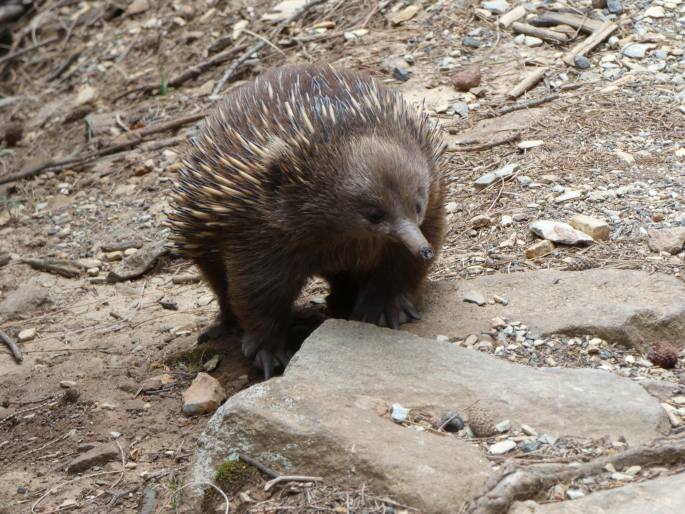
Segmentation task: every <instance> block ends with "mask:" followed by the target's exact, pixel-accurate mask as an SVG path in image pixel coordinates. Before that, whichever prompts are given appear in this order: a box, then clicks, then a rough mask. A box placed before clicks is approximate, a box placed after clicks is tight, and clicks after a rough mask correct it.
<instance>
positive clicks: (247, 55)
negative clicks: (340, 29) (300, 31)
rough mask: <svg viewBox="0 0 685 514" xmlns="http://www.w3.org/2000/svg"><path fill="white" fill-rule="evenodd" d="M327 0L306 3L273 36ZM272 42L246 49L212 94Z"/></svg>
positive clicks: (282, 23)
mask: <svg viewBox="0 0 685 514" xmlns="http://www.w3.org/2000/svg"><path fill="white" fill-rule="evenodd" d="M325 1H326V0H311V1H310V2H308V3H307V4H305V6H304V7H302V9H300V10H299V11H297V12H295V13H293V14H292V15H290V16H289V17H288V18H287V19H286V20H283V21H282V22H281V23H279V24H278V26H277V27H276V28H275V29H274V30H273V32H272V34H271V37H272V38H273V37H275V36H276V35H277V34H279V33H280V32H281V30H283V29H284V28H285V27H287V26H288V25H290V24H291V23H293V22H294V21H297V20H299V19H300V18H301V17H302V16H304V15H305V14H306V13H307V11H309V10H310V9H311V8H312V7H314V6H316V5H319V4H322V3H324V2H325ZM270 43H271V42H270V41H269V40H268V39H266V38H265V39H260V40H259V41H257V43H255V44H254V45H253V46H251V47H250V48H248V49H247V50H245V51H244V52H243V53H242V54H241V55H240V57H238V58H237V59H236V60H235V61H233V62H232V63H231V65H230V66H229V67H228V68H227V69H226V71H225V72H224V74H223V75H222V76H221V78H220V79H219V81H218V82H217V83H216V85H215V86H214V89H213V90H212V96H216V95H218V94H219V92H220V91H221V90H222V89H223V87H224V84H226V82H227V81H228V79H230V78H231V77H232V76H233V74H234V73H235V71H236V70H237V69H238V67H239V66H240V65H242V64H243V63H244V62H245V61H247V60H248V59H249V58H250V57H251V56H252V55H253V54H254V53H255V52H258V51H260V50H261V49H262V48H264V47H265V46H267V44H270Z"/></svg>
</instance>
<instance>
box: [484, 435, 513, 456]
mask: <svg viewBox="0 0 685 514" xmlns="http://www.w3.org/2000/svg"><path fill="white" fill-rule="evenodd" d="M514 448H516V443H515V442H514V441H512V440H511V439H505V440H504V441H499V442H496V443H495V444H492V445H490V447H489V448H488V450H489V451H490V453H491V454H492V455H502V454H504V453H507V452H510V451H511V450H513V449H514Z"/></svg>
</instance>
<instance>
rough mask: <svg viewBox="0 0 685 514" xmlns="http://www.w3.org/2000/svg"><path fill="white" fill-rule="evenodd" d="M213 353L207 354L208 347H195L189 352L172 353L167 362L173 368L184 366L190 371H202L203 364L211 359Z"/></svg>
mask: <svg viewBox="0 0 685 514" xmlns="http://www.w3.org/2000/svg"><path fill="white" fill-rule="evenodd" d="M210 357H211V354H210V355H208V354H207V349H206V348H193V349H192V350H190V351H188V352H183V353H180V354H176V355H172V356H171V357H169V358H168V359H167V360H166V361H165V364H166V365H167V366H170V367H172V368H178V367H183V368H186V369H188V370H189V371H193V372H197V371H202V365H203V364H204V363H205V361H207V360H209V358H210Z"/></svg>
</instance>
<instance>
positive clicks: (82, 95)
mask: <svg viewBox="0 0 685 514" xmlns="http://www.w3.org/2000/svg"><path fill="white" fill-rule="evenodd" d="M96 98H97V90H96V89H95V88H94V87H93V86H89V85H85V86H83V87H82V88H81V89H79V91H78V93H77V94H76V98H75V99H74V102H73V107H80V106H81V105H84V104H87V103H91V102H92V101H93V100H95V99H96Z"/></svg>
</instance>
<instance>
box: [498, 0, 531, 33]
mask: <svg viewBox="0 0 685 514" xmlns="http://www.w3.org/2000/svg"><path fill="white" fill-rule="evenodd" d="M527 13H528V11H526V8H525V7H524V6H522V5H519V6H517V7H514V8H513V9H512V10H511V11H509V12H507V13H504V14H503V15H502V16H500V17H499V20H497V21H498V23H499V24H500V25H501V26H502V27H505V28H506V27H509V25H511V24H512V23H514V22H515V21H517V20H519V19H521V18H523V17H524V16H525V15H526V14H527Z"/></svg>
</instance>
